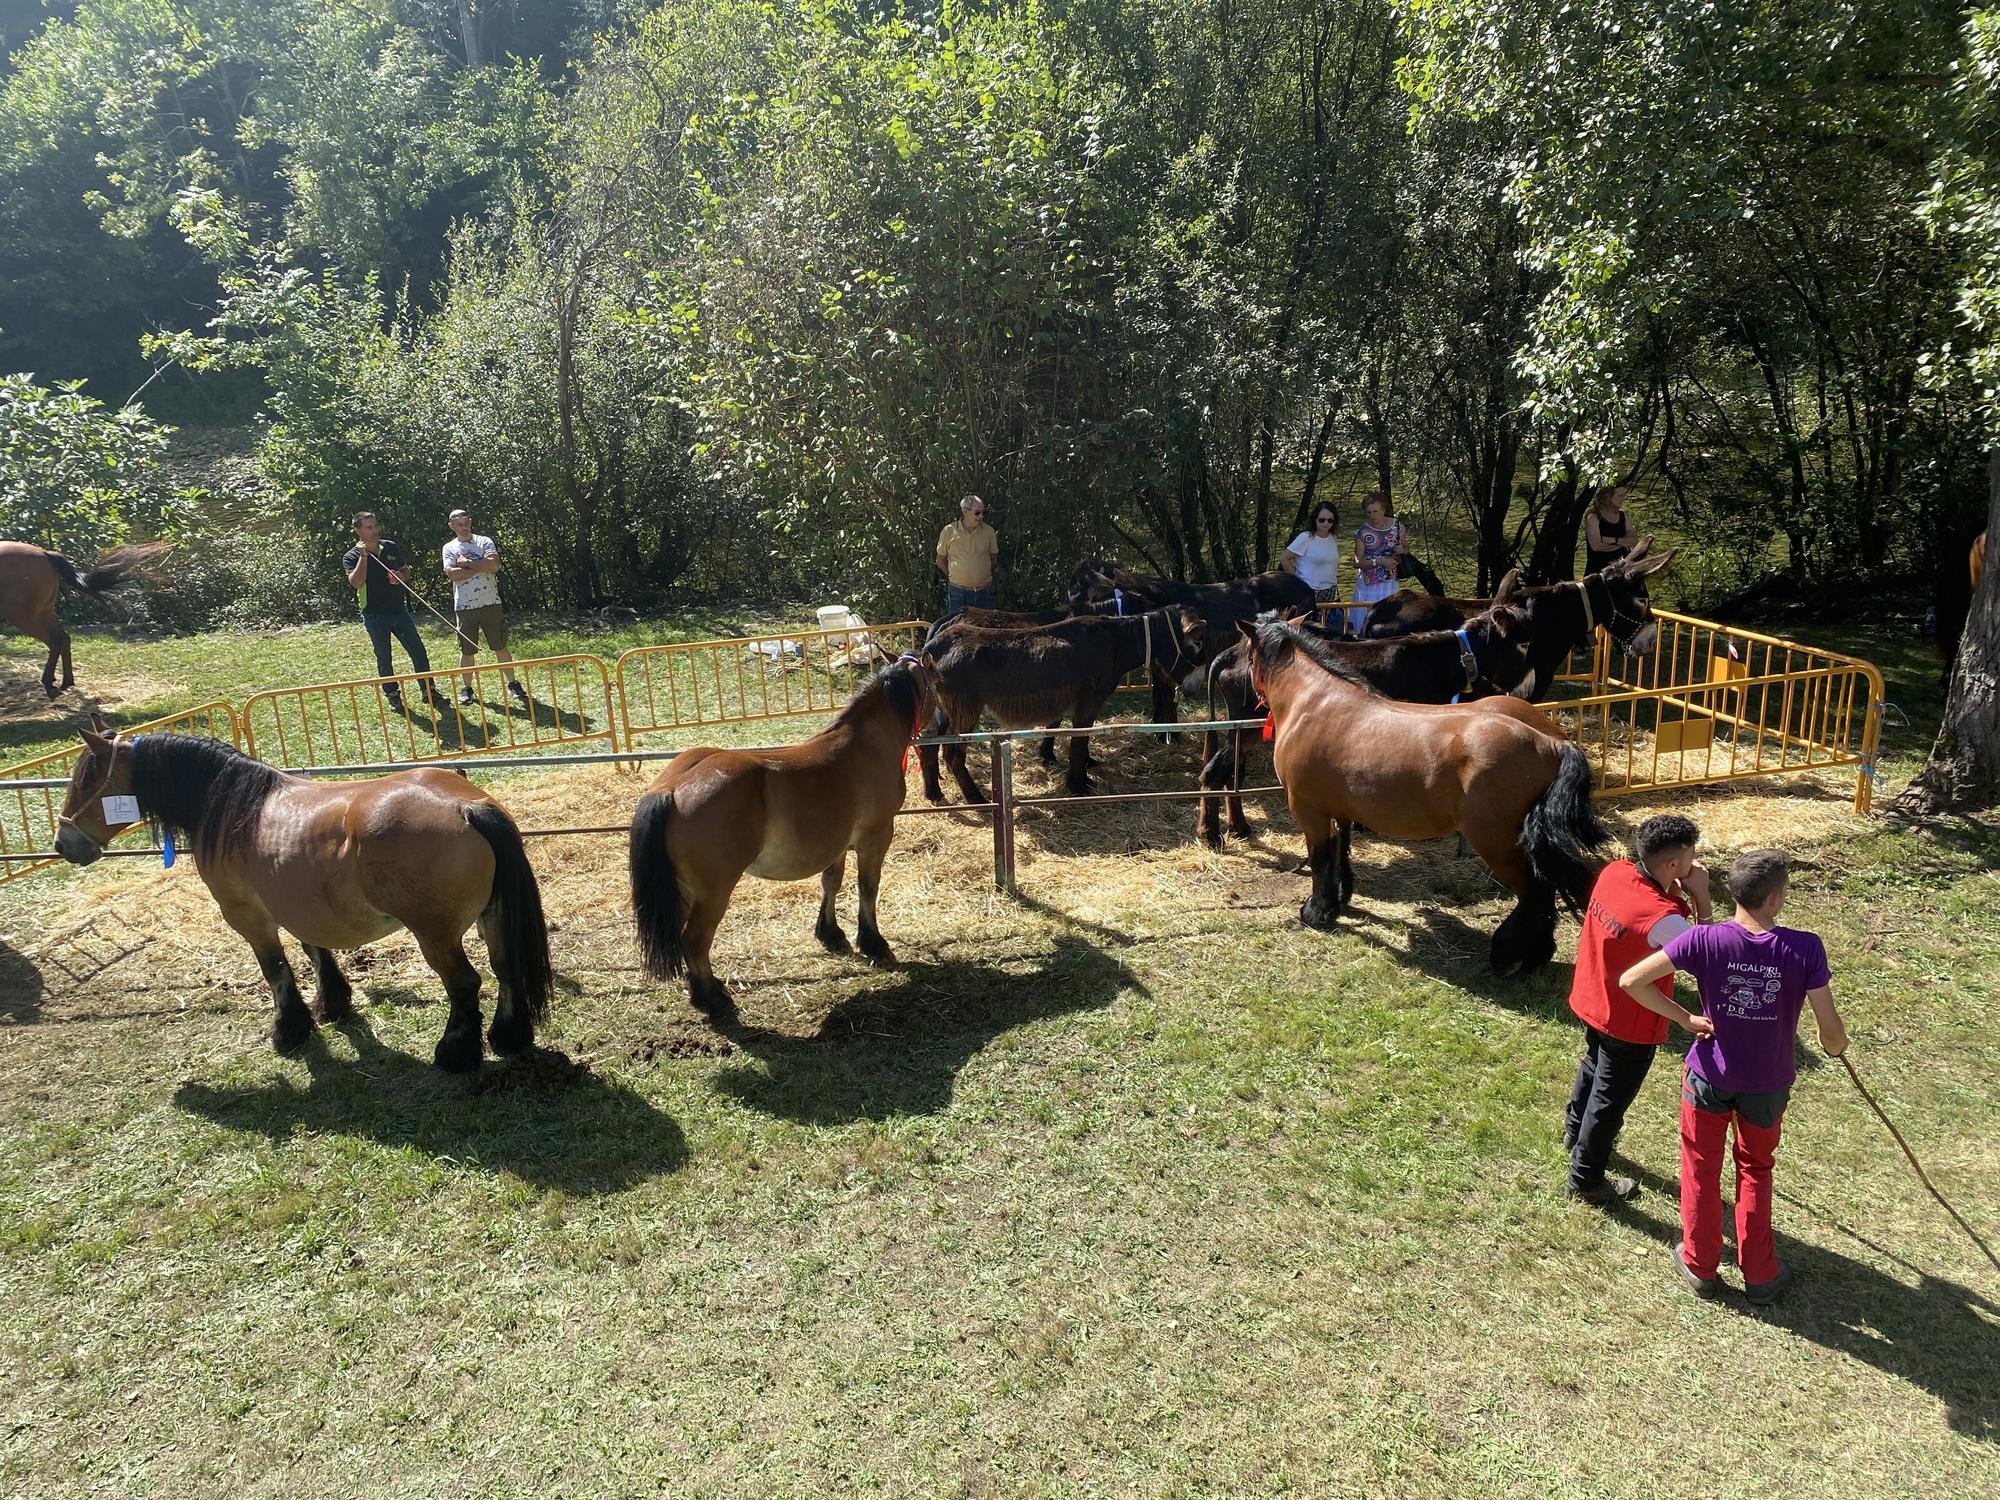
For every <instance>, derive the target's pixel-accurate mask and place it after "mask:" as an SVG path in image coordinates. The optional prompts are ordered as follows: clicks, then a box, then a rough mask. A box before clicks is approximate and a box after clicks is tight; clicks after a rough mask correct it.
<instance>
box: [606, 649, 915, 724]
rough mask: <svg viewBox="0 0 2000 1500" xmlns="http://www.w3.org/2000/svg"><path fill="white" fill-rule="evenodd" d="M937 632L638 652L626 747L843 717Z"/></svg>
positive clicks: (627, 669)
mask: <svg viewBox="0 0 2000 1500" xmlns="http://www.w3.org/2000/svg"><path fill="white" fill-rule="evenodd" d="M929 628H930V627H929V625H928V624H926V623H925V622H924V621H922V620H899V621H897V622H896V623H895V624H893V625H867V626H848V627H846V628H843V629H839V630H787V631H784V632H782V633H779V634H775V635H755V636H739V637H737V638H735V639H733V640H725V641H681V642H676V643H673V644H670V645H662V646H635V647H633V649H631V650H630V651H627V652H626V653H625V654H624V655H623V656H621V657H619V658H618V667H617V678H618V709H619V713H620V716H621V718H622V720H623V723H624V731H625V748H626V749H627V750H630V749H632V748H633V747H634V746H636V745H637V744H638V743H639V739H640V737H641V736H642V735H648V734H659V733H662V732H664V731H667V730H670V729H694V728H699V727H701V726H704V725H710V724H746V723H754V722H756V721H758V720H762V719H782V718H789V717H792V716H794V715H798V714H817V713H834V712H837V711H838V710H840V709H842V708H845V707H846V706H847V701H848V699H850V698H852V697H853V696H854V694H855V691H856V690H857V689H858V688H860V686H861V685H862V683H864V682H866V681H867V680H868V676H869V674H870V673H871V672H873V671H874V670H875V668H876V667H878V666H880V665H881V664H882V663H883V662H885V661H894V660H895V659H896V657H897V656H898V655H899V654H901V653H902V652H905V651H914V650H916V649H917V647H918V646H920V645H921V644H922V643H923V639H924V633H925V632H926V631H927V630H928V629H929Z"/></svg>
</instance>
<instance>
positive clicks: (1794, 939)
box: [1619, 849, 1847, 1305]
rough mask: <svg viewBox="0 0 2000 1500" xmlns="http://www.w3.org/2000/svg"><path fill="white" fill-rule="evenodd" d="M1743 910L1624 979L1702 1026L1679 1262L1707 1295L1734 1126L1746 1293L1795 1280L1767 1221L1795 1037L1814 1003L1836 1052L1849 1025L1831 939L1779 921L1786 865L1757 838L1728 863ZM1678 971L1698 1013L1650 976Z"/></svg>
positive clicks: (1770, 1290)
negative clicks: (1692, 989) (1836, 994)
mask: <svg viewBox="0 0 2000 1500" xmlns="http://www.w3.org/2000/svg"><path fill="white" fill-rule="evenodd" d="M1729 891H1730V894H1731V896H1733V897H1734V898H1735V901H1736V914H1735V915H1734V916H1733V917H1731V918H1730V919H1729V920H1728V921H1727V922H1717V923H1715V924H1713V925H1712V926H1707V927H1690V928H1689V929H1688V930H1687V931H1686V932H1683V933H1681V934H1680V935H1679V936H1678V937H1675V938H1672V939H1670V940H1669V941H1668V943H1667V945H1666V947H1665V948H1663V949H1661V950H1660V951H1659V952H1658V953H1655V954H1652V955H1651V956H1649V957H1647V958H1644V959H1642V960H1640V961H1639V962H1638V963H1636V964H1634V965H1633V966H1632V967H1631V968H1629V969H1627V970H1626V971H1625V972H1624V974H1623V975H1622V976H1621V977H1620V979H1619V984H1620V985H1621V986H1622V987H1623V988H1624V990H1625V993H1626V994H1627V995H1629V996H1631V997H1632V999H1633V1001H1635V1002H1636V1003H1637V1004H1639V1005H1642V1006H1644V1007H1645V1008H1646V1009H1647V1010H1650V1011H1653V1012H1655V1013H1656V1014H1658V1015H1662V1016H1665V1017H1666V1018H1667V1019H1668V1020H1670V1021H1673V1022H1676V1023H1678V1024H1679V1025H1680V1026H1682V1027H1683V1028H1685V1029H1686V1030H1688V1031H1690V1032H1693V1033H1694V1035H1695V1038H1696V1040H1695V1044H1694V1046H1692V1047H1690V1048H1689V1049H1688V1057H1687V1075H1686V1077H1685V1078H1684V1079H1683V1081H1682V1085H1681V1243H1680V1245H1679V1246H1677V1247H1676V1248H1675V1250H1674V1270H1675V1272H1676V1273H1677V1274H1678V1275H1679V1276H1680V1279H1681V1280H1682V1281H1683V1282H1684V1283H1686V1285H1687V1286H1688V1288H1689V1289H1690V1290H1691V1291H1693V1292H1694V1293H1695V1295H1696V1296H1700V1297H1712V1296H1714V1295H1715V1292H1716V1289H1717V1287H1718V1286H1719V1285H1720V1284H1721V1283H1720V1280H1719V1278H1718V1276H1717V1274H1716V1270H1717V1263H1718V1262H1719V1261H1720V1260H1721V1258H1722V1147H1723V1143H1724V1141H1725V1140H1726V1139H1727V1138H1728V1135H1729V1128H1730V1124H1731V1122H1732V1121H1733V1122H1734V1124H1735V1127H1736V1141H1735V1156H1736V1264H1737V1265H1738V1266H1739V1267H1740V1268H1741V1269H1742V1272H1743V1295H1744V1297H1745V1298H1747V1299H1748V1300H1749V1301H1751V1302H1754V1303H1757V1304H1760V1305H1762V1304H1764V1303H1770V1302H1775V1301H1777V1300H1778V1297H1779V1295H1780V1294H1782V1293H1783V1291H1784V1290H1785V1288H1786V1287H1787V1286H1789V1285H1791V1281H1792V1272H1791V1268H1790V1267H1789V1266H1787V1265H1785V1264H1784V1263H1783V1262H1781V1261H1780V1260H1779V1259H1778V1252H1777V1245H1776V1242H1775V1240H1774V1238H1773V1236H1772V1233H1771V1194H1772V1188H1771V1174H1772V1166H1773V1162H1774V1159H1775V1158H1776V1156H1777V1151H1778V1134H1779V1130H1780V1128H1781V1127H1782V1125H1783V1123H1784V1116H1785V1105H1786V1103H1787V1102H1788V1101H1789V1100H1790V1098H1791V1092H1792V1080H1793V1078H1794V1077H1795V1076H1796V1074H1797V1065H1796V1063H1795V1062H1794V1060H1793V1055H1792V1048H1793V1041H1794V1039H1795V1037H1796V1036H1797V1034H1798V1029H1799V1012H1800V1011H1801V1010H1803V1009H1804V1007H1805V1006H1806V1005H1807V1004H1808V1003H1810V1004H1811V1006H1812V1010H1813V1019H1814V1020H1815V1021H1817V1022H1818V1023H1819V1044H1820V1046H1822V1047H1823V1048H1825V1049H1826V1051H1827V1052H1828V1053H1829V1054H1830V1055H1832V1056H1834V1057H1839V1056H1840V1055H1841V1054H1842V1053H1843V1052H1845V1051H1846V1050H1847V1028H1846V1026H1845V1025H1843V1024H1842V1022H1841V1019H1840V1012H1839V1011H1837V1010H1835V1009H1834V1005H1833V990H1832V988H1831V987H1830V986H1831V980H1832V976H1831V975H1830V973H1829V972H1828V969H1827V963H1826V946H1825V945H1824V944H1823V943H1821V942H1820V940H1819V937H1818V936H1817V935H1816V934H1814V933H1810V932H1806V931H1804V930H1802V929H1799V928H1794V927H1780V926H1778V912H1779V910H1780V909H1781V908H1782V907H1783V906H1784V904H1785V897H1786V896H1787V895H1789V894H1790V891H1791V872H1790V870H1789V868H1788V867H1787V866H1786V863H1785V856H1784V855H1783V854H1781V853H1779V852H1778V851H1777V850H1776V849H1756V850H1752V851H1751V852H1750V853H1748V854H1745V855H1743V856H1741V857H1740V858H1738V859H1737V861H1736V863H1735V864H1733V865H1731V866H1730V867H1729ZM1676 971H1678V972H1681V973H1685V974H1692V975H1693V976H1694V978H1695V983H1696V985H1697V987H1698V988H1699V989H1700V992H1701V1008H1702V1014H1699V1015H1694V1014H1690V1013H1689V1012H1688V1011H1685V1010H1683V1009H1682V1008H1681V1007H1680V1006H1679V1005H1678V1004H1676V1003H1675V1002H1674V1000H1673V998H1672V996H1671V995H1666V996H1663V995H1661V994H1660V992H1659V991H1658V990H1657V989H1656V988H1654V986H1655V984H1656V982H1657V981H1659V980H1662V979H1665V978H1667V977H1668V976H1669V975H1671V974H1673V973H1675V972H1676Z"/></svg>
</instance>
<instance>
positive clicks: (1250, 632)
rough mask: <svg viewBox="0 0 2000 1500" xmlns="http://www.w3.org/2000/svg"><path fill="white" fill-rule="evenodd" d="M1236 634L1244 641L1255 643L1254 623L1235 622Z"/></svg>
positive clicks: (1245, 621)
mask: <svg viewBox="0 0 2000 1500" xmlns="http://www.w3.org/2000/svg"><path fill="white" fill-rule="evenodd" d="M1236 633H1237V634H1238V635H1240V636H1242V637H1243V639H1244V640H1246V641H1255V640H1256V639H1257V626H1256V624H1255V622H1254V621H1250V620H1238V621H1237V622H1236Z"/></svg>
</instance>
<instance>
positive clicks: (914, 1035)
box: [716, 934, 1148, 1125]
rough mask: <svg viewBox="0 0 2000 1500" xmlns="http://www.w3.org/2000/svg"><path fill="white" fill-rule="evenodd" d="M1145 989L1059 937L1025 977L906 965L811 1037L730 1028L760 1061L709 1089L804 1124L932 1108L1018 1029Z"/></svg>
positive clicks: (1101, 957)
mask: <svg viewBox="0 0 2000 1500" xmlns="http://www.w3.org/2000/svg"><path fill="white" fill-rule="evenodd" d="M1126 990H1131V991H1133V992H1134V993H1137V994H1140V995H1144V994H1147V993H1148V991H1147V990H1146V988H1145V986H1144V985H1143V984H1141V983H1140V982H1139V980H1138V978H1137V977H1136V976H1135V975H1134V974H1133V973H1132V971H1131V970H1129V969H1127V968H1126V967H1125V965H1123V964H1121V963H1119V962H1118V961H1117V960H1116V959H1114V958H1112V957H1110V956H1109V955H1108V954H1105V953H1103V952H1101V951H1100V950H1098V949H1097V948H1094V947H1092V946H1091V945H1090V944H1089V943H1086V942H1084V941H1083V940H1082V939H1081V938H1078V937H1074V936H1070V935H1068V934H1064V935H1062V936H1059V937H1057V938H1056V940H1055V944H1054V947H1053V949H1052V950H1051V951H1050V952H1049V953H1048V954H1046V955H1044V956H1043V957H1042V958H1041V959H1040V960H1039V961H1037V963H1036V967H1034V968H1032V969H1029V970H1027V971H1026V972H1024V973H1015V972H1012V971H1010V970H1007V969H1004V968H998V967H995V966H994V965H992V964H988V963H972V962H968V961H965V960H946V961H943V962H938V963H908V964H905V965H903V966H902V968H901V969H900V970H899V971H898V972H897V973H896V974H895V976H894V977H893V978H892V979H890V980H889V981H888V982H887V983H885V984H882V985H880V986H877V987H875V988H872V989H867V990H863V991H861V992H860V993H859V994H857V995H853V996H851V997H850V998H848V999H846V1000H844V1001H842V1002H841V1003H840V1004H839V1005H837V1006H835V1007H834V1009H833V1010H832V1011H831V1012H830V1013H829V1014H828V1015H827V1017H826V1020H825V1021H824V1022H822V1023H821V1025H820V1028H819V1030H818V1032H816V1033H815V1034H814V1035H812V1036H810V1037H797V1036H788V1035H785V1034H783V1033H781V1032H775V1031H766V1030H763V1029H761V1028H758V1027H749V1026H738V1027H735V1028H732V1029H731V1030H730V1031H729V1032H728V1033H727V1035H728V1037H729V1040H730V1041H732V1042H734V1043H735V1044H736V1045H737V1046H739V1047H741V1048H742V1049H743V1050H744V1051H745V1052H747V1053H749V1054H750V1055H751V1056H752V1057H754V1058H756V1059H757V1061H758V1062H759V1063H761V1064H762V1067H761V1068H755V1067H736V1068H730V1069H727V1070H725V1071H724V1072H723V1073H721V1074H720V1075H719V1076H718V1078H717V1080H716V1085H717V1087H719V1088H720V1089H721V1090H722V1091H723V1092H724V1093H726V1094H729V1095H730V1096H731V1097H733V1098H735V1099H737V1100H739V1101H741V1102H742V1103H744V1104H746V1105H748V1106H749V1107H750V1108H752V1109H756V1110H761V1111H763V1112H764V1113H766V1114H771V1115H776V1116H778V1117H779V1118H781V1119H786V1120H792V1121H795V1122H797V1123H799V1124H805V1125H837V1124H848V1123H851V1122H853V1121H856V1120H886V1119H892V1118H894V1117H895V1116H897V1115H927V1114H936V1113H937V1112H939V1111H940V1110H942V1109H944V1108H945V1107H946V1106H947V1105H949V1104H950V1103H951V1097H952V1088H953V1085H954V1083H955V1082H956V1080H957V1078H958V1074H959V1070H960V1069H962V1068H963V1067H964V1066H965V1065H966V1063H968V1062H969V1061H971V1059H972V1058H974V1057H975V1056H977V1055H978V1054H979V1052H980V1050H981V1049H982V1048H983V1047H985V1046H986V1044H987V1043H988V1042H990V1041H992V1040H993V1039H994V1038H995V1037H997V1036H999V1035H1000V1034H1001V1033H1002V1032H1005V1031H1009V1030H1011V1029H1013V1028H1014V1027H1016V1026H1022V1025H1026V1024H1027V1023H1028V1022H1031V1021H1039V1020H1042V1019H1044V1018H1046V1017H1051V1016H1060V1015H1067V1014H1070V1013H1073V1012H1075V1011H1081V1010H1095V1009H1098V1008H1099V1007H1101V1006H1105V1005H1109V1004H1110V1003H1111V1001H1112V1000H1113V999H1114V998H1115V997H1117V996H1118V995H1119V994H1121V993H1123V992H1124V991H1126Z"/></svg>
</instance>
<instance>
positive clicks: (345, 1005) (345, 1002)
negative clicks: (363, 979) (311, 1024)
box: [312, 993, 354, 1026]
mask: <svg viewBox="0 0 2000 1500" xmlns="http://www.w3.org/2000/svg"><path fill="white" fill-rule="evenodd" d="M353 1014H354V996H353V995H352V994H351V993H348V994H340V993H334V994H326V993H321V994H318V995H315V996H314V997H313V1003H312V1018H313V1019H314V1020H315V1021H317V1022H319V1023H320V1025H322V1026H337V1025H339V1024H340V1023H341V1022H342V1021H345V1020H347V1019H348V1018H349V1017H350V1016H352V1015H353Z"/></svg>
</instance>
